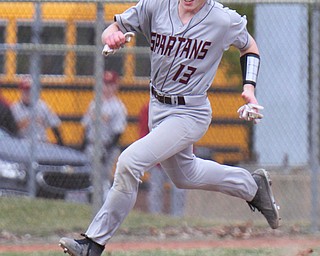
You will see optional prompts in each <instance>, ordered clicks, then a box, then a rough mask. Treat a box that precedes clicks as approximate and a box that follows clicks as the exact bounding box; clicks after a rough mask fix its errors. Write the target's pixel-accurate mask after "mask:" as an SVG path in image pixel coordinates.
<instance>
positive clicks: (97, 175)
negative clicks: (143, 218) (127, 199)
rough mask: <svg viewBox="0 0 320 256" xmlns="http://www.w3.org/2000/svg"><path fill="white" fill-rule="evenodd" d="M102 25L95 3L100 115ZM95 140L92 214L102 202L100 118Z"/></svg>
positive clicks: (101, 7) (101, 13)
mask: <svg viewBox="0 0 320 256" xmlns="http://www.w3.org/2000/svg"><path fill="white" fill-rule="evenodd" d="M103 27H104V5H103V3H102V2H98V3H97V23H96V30H95V32H96V38H95V45H96V51H95V81H96V83H95V88H94V92H95V106H96V107H95V111H96V112H95V116H98V117H99V116H101V104H102V86H103V84H102V83H103V79H102V78H103V71H104V63H103V55H102V54H101V51H102V42H101V33H102V31H103ZM94 129H95V142H94V159H93V209H92V210H93V215H95V214H96V213H97V212H98V210H99V209H100V207H101V206H102V203H103V182H102V178H103V175H102V171H103V170H102V163H101V158H102V150H101V149H102V147H103V145H102V142H101V119H100V118H96V119H95V128H94Z"/></svg>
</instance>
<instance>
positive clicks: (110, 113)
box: [81, 97, 127, 145]
mask: <svg viewBox="0 0 320 256" xmlns="http://www.w3.org/2000/svg"><path fill="white" fill-rule="evenodd" d="M94 116H95V102H94V101H92V102H91V103H90V106H89V109H88V111H87V113H86V114H85V115H84V116H83V118H82V120H81V123H82V125H83V126H85V127H86V129H87V136H88V140H89V141H90V142H91V143H93V142H94V138H95V134H94V131H95V129H94V128H95V127H94V120H95V118H94ZM126 126H127V109H126V108H125V106H124V104H123V103H122V102H121V101H120V100H119V99H118V98H117V97H112V98H110V99H108V100H104V101H103V103H102V106H101V130H102V133H101V141H102V143H103V144H104V145H107V144H108V143H110V142H111V140H112V138H113V136H114V135H115V134H121V133H123V132H124V130H125V128H126Z"/></svg>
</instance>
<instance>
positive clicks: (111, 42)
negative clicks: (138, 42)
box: [102, 31, 134, 56]
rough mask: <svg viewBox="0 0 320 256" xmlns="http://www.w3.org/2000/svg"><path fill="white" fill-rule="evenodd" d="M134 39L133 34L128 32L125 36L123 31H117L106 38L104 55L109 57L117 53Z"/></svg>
mask: <svg viewBox="0 0 320 256" xmlns="http://www.w3.org/2000/svg"><path fill="white" fill-rule="evenodd" d="M132 37H134V33H133V32H127V33H125V34H123V33H122V32H121V31H116V32H114V33H112V34H110V35H108V36H107V37H106V38H105V40H104V41H105V46H104V48H103V50H102V54H103V55H105V56H107V55H109V54H111V53H112V54H113V53H115V52H116V51H117V50H118V49H120V48H121V47H123V46H124V44H125V43H128V42H130V41H131V38H132Z"/></svg>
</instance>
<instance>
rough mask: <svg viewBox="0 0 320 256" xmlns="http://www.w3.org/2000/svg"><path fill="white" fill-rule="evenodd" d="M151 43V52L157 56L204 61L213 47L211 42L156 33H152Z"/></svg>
mask: <svg viewBox="0 0 320 256" xmlns="http://www.w3.org/2000/svg"><path fill="white" fill-rule="evenodd" d="M150 43H151V45H150V47H151V51H153V52H155V53H157V54H160V55H166V56H174V57H182V58H187V59H204V58H205V56H206V55H207V52H208V48H209V47H210V45H211V42H209V41H203V40H198V39H190V38H184V37H176V36H168V35H161V34H157V33H154V32H152V33H151V40H150Z"/></svg>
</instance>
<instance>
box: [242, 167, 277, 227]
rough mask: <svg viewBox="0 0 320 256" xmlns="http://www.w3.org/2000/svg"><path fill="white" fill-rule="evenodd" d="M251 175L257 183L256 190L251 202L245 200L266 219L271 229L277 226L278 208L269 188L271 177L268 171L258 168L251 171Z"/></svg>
mask: <svg viewBox="0 0 320 256" xmlns="http://www.w3.org/2000/svg"><path fill="white" fill-rule="evenodd" d="M252 177H253V179H254V180H255V182H256V183H257V185H258V190H257V193H256V195H255V197H254V198H253V200H252V201H251V202H247V203H248V204H249V207H250V208H251V210H252V211H255V209H257V210H258V211H259V212H261V213H262V214H263V216H264V217H265V218H266V219H267V221H268V223H269V226H270V227H271V228H273V229H276V228H278V227H279V221H280V217H279V211H278V210H279V209H280V207H279V206H278V205H276V202H275V200H274V196H273V193H272V190H271V179H270V175H269V173H268V172H267V171H266V170H264V169H258V170H256V171H254V172H253V173H252Z"/></svg>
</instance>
